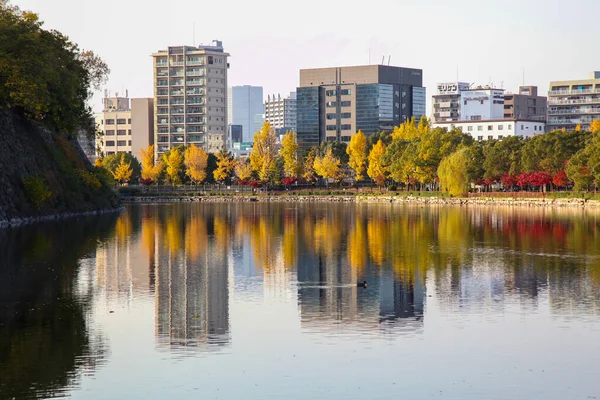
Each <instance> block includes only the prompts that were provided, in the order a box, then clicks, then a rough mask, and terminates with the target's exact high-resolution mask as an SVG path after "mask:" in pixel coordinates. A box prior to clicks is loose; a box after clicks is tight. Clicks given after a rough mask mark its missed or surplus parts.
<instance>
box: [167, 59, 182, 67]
mask: <svg viewBox="0 0 600 400" xmlns="http://www.w3.org/2000/svg"><path fill="white" fill-rule="evenodd" d="M169 65H170V66H171V67H183V61H173V60H171V62H170V63H169Z"/></svg>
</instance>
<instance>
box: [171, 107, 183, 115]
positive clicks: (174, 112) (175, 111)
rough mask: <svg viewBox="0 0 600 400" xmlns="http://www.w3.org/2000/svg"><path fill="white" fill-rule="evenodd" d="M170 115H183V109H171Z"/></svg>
mask: <svg viewBox="0 0 600 400" xmlns="http://www.w3.org/2000/svg"><path fill="white" fill-rule="evenodd" d="M171 114H174V115H177V114H183V107H175V108H171Z"/></svg>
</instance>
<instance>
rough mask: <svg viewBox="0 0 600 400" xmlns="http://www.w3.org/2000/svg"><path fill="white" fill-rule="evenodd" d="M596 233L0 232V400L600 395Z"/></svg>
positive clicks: (319, 209)
mask: <svg viewBox="0 0 600 400" xmlns="http://www.w3.org/2000/svg"><path fill="white" fill-rule="evenodd" d="M599 222H600V214H597V213H595V212H591V211H588V212H584V211H581V210H555V211H551V210H539V209H508V208H469V209H467V208H458V207H454V208H435V207H432V208H422V207H403V206H391V205H372V206H368V205H354V204H352V205H339V204H319V205H313V204H311V205H287V204H279V205H277V204H275V205H273V204H170V205H139V206H130V207H128V210H127V211H126V212H124V213H123V214H121V215H112V216H102V217H90V218H85V219H79V220H76V221H70V222H62V223H51V224H44V225H38V226H35V227H29V228H24V229H18V230H12V231H4V232H0V399H12V398H16V399H43V398H73V399H125V398H127V399H168V398H172V399H185V398H189V399H197V398H203V399H241V398H244V399H320V398H323V399H351V398H361V399H398V398H409V399H420V398H424V399H429V398H440V399H444V398H445V399H595V398H598V399H600V378H599V377H600V229H599ZM363 280H366V281H367V282H368V284H367V288H366V289H363V288H358V287H357V286H356V282H358V281H363Z"/></svg>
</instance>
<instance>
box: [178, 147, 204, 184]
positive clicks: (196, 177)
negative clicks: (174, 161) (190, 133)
mask: <svg viewBox="0 0 600 400" xmlns="http://www.w3.org/2000/svg"><path fill="white" fill-rule="evenodd" d="M183 162H184V164H185V166H186V171H185V173H186V174H187V175H188V176H189V177H190V179H191V180H192V181H193V182H194V183H195V184H199V183H202V182H203V181H204V180H205V179H206V167H207V166H208V154H206V152H205V151H204V149H201V148H198V147H196V145H195V144H193V143H192V144H191V145H190V146H189V147H188V148H187V149H185V157H184V161H183Z"/></svg>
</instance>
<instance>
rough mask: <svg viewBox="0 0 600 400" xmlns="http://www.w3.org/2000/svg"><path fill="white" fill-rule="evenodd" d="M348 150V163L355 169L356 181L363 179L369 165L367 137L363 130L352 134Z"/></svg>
mask: <svg viewBox="0 0 600 400" xmlns="http://www.w3.org/2000/svg"><path fill="white" fill-rule="evenodd" d="M346 152H347V153H348V156H349V161H348V165H349V166H350V168H352V169H353V170H354V172H355V174H356V181H362V180H363V179H364V176H363V174H364V173H365V170H366V166H367V137H366V136H365V134H364V133H363V132H362V131H358V133H356V135H354V136H352V138H351V139H350V144H349V145H348V147H347V148H346Z"/></svg>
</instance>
